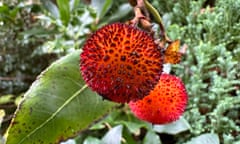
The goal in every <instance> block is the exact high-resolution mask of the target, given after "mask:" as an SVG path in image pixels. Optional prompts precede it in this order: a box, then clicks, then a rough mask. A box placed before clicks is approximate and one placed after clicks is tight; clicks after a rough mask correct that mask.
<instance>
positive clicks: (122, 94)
mask: <svg viewBox="0 0 240 144" xmlns="http://www.w3.org/2000/svg"><path fill="white" fill-rule="evenodd" d="M161 57H162V55H161V52H160V50H159V49H158V46H157V45H156V44H155V43H154V39H153V37H152V36H150V35H149V34H148V33H146V32H144V31H142V30H140V29H138V28H136V27H133V26H130V25H127V24H121V23H114V24H109V25H106V26H104V27H102V28H100V29H99V30H97V31H96V32H95V33H94V34H92V35H91V36H90V38H89V39H88V40H87V41H86V43H85V45H84V47H83V52H82V53H81V62H80V69H81V72H82V76H83V78H84V80H85V81H86V83H87V84H88V86H89V87H90V88H91V89H92V90H94V91H96V92H97V93H98V94H100V95H101V96H103V97H104V98H106V99H109V100H112V101H115V102H120V103H125V102H129V101H130V100H138V99H142V98H143V97H144V96H146V95H148V94H149V93H150V91H151V90H152V89H153V88H154V87H155V85H156V84H157V83H158V80H159V78H160V75H161V73H162V58H161Z"/></svg>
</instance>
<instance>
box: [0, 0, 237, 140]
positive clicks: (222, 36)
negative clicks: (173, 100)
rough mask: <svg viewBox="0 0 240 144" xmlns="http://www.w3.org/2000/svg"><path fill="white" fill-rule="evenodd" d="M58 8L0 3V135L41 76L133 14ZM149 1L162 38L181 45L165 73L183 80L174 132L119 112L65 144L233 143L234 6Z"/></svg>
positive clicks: (91, 6)
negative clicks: (114, 141)
mask: <svg viewBox="0 0 240 144" xmlns="http://www.w3.org/2000/svg"><path fill="white" fill-rule="evenodd" d="M65 2H66V1H44V0H42V1H18V0H13V1H10V0H9V1H8V0H7V1H3V2H0V110H1V111H0V113H1V114H0V120H1V121H2V125H1V135H4V133H5V131H6V128H7V127H8V125H9V122H10V120H11V119H12V117H13V113H14V111H15V109H16V106H17V104H18V102H19V99H21V96H22V95H23V93H24V92H25V91H26V90H27V89H28V88H29V86H30V84H31V83H32V82H33V81H34V80H35V78H36V76H37V75H39V73H40V72H41V71H43V70H44V69H45V68H46V67H47V66H48V65H50V64H51V63H52V62H53V61H54V60H56V59H58V58H60V57H62V56H64V55H66V54H68V53H71V52H74V51H75V50H77V49H79V48H81V46H82V45H83V43H84V41H85V39H86V38H87V36H88V35H89V34H90V33H91V32H93V31H95V30H96V29H97V28H99V27H101V26H102V25H105V24H107V23H112V22H115V21H121V22H124V21H126V20H129V19H131V18H133V16H134V15H133V12H132V9H131V7H130V5H129V4H128V3H127V1H126V0H119V1H113V0H104V1H97V0H92V1H87V0H85V1H81V2H80V0H71V1H69V2H70V4H69V5H68V7H64V6H65V4H66V3H65ZM67 2H68V1H67ZM150 2H151V3H152V4H153V5H154V6H155V7H156V8H157V9H158V11H159V12H160V13H161V15H162V17H163V21H164V24H165V26H166V28H167V33H168V35H169V37H170V38H172V39H181V41H182V44H183V43H185V44H187V46H188V49H187V53H186V55H185V56H184V59H183V60H182V63H180V64H178V65H174V66H172V71H171V73H172V74H175V75H177V76H179V77H181V78H182V79H183V81H184V83H185V84H186V88H187V91H188V94H189V104H188V108H187V110H186V112H185V113H184V116H183V118H182V119H181V120H180V121H179V122H178V123H177V124H176V125H178V127H177V126H176V125H170V126H168V127H167V128H166V126H165V127H164V128H163V127H161V126H152V125H151V124H149V123H145V122H142V121H139V120H137V119H136V118H135V117H134V116H133V115H132V114H131V113H130V111H129V109H128V107H126V106H121V107H119V108H117V109H116V110H114V111H112V112H111V113H109V115H107V116H106V117H105V118H104V119H102V120H101V121H99V122H98V123H96V124H94V125H93V126H92V127H91V128H89V129H87V130H85V131H84V132H82V133H80V134H79V135H78V136H76V137H75V138H74V139H71V140H70V141H68V143H100V142H101V141H108V137H111V136H116V134H118V135H119V134H121V135H120V138H119V141H121V142H122V143H154V144H155V143H156V144H157V143H163V144H172V143H177V144H181V143H187V142H188V143H197V142H199V141H200V142H202V143H204V141H203V139H204V140H205V141H206V143H207V142H209V141H211V142H212V143H224V144H239V143H240V81H239V78H240V73H239V71H240V36H239V33H240V0H228V1H225V0H218V1H217V0H216V1H214V0H198V1H193V0H191V1H189V0H182V1H174V0H170V1H164V0H152V1H150ZM154 27H156V29H158V27H157V26H156V25H154ZM4 113H5V116H4ZM2 116H4V117H3V119H2ZM174 130H175V132H176V133H173V131H174ZM111 134H113V135H111ZM109 135H110V136H109ZM201 136H202V137H201ZM121 137H122V138H121ZM208 140H209V141H208ZM218 141H220V142H218Z"/></svg>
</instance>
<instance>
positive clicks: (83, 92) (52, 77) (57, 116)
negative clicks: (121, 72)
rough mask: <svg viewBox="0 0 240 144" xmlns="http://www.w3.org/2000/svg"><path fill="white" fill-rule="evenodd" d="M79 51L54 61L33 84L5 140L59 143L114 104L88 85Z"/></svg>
mask: <svg viewBox="0 0 240 144" xmlns="http://www.w3.org/2000/svg"><path fill="white" fill-rule="evenodd" d="M79 55H80V51H75V52H74V53H72V54H69V55H68V56H65V57H63V58H61V59H60V60H58V61H56V62H54V63H53V64H52V65H51V66H50V67H49V68H47V69H46V70H45V71H44V72H43V73H42V74H41V75H40V76H39V77H38V78H37V80H36V81H35V82H34V83H33V84H32V86H31V87H30V89H29V90H28V91H27V93H26V94H25V95H24V99H23V101H22V102H21V104H20V105H19V107H18V109H17V111H16V115H15V117H14V119H13V120H12V122H11V125H10V128H9V129H8V135H7V142H6V144H13V143H14V144H31V143H59V142H60V141H63V140H66V139H68V138H69V137H73V136H75V135H76V134H77V133H78V132H80V131H82V130H85V129H87V128H88V127H89V126H90V125H91V124H93V123H94V122H95V121H96V120H98V119H100V118H101V117H103V116H104V115H105V114H106V113H107V112H108V111H109V110H111V109H112V108H113V107H114V106H116V104H115V103H112V102H109V101H103V100H102V98H101V97H100V96H98V95H97V94H96V93H94V92H92V91H91V90H90V89H88V88H87V86H86V85H85V82H84V81H83V79H82V78H81V76H80V71H79Z"/></svg>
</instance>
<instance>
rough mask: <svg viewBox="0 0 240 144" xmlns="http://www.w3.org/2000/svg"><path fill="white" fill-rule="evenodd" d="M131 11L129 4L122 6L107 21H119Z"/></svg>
mask: <svg viewBox="0 0 240 144" xmlns="http://www.w3.org/2000/svg"><path fill="white" fill-rule="evenodd" d="M131 11H132V7H131V6H130V4H128V3H126V4H122V5H120V6H119V7H118V10H117V11H116V12H115V13H113V14H112V15H111V16H110V17H109V19H108V20H107V21H110V22H114V21H119V20H120V19H122V18H123V17H125V16H126V15H127V14H129V13H130V12H131Z"/></svg>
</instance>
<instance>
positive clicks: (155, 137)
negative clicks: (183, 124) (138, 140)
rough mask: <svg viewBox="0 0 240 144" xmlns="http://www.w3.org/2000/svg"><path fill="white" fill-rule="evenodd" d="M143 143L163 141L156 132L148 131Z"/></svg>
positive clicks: (158, 143) (155, 143) (159, 142)
mask: <svg viewBox="0 0 240 144" xmlns="http://www.w3.org/2000/svg"><path fill="white" fill-rule="evenodd" d="M143 144H161V141H160V138H159V136H158V135H157V134H156V133H155V132H153V131H148V132H147V134H146V136H145V137H144V139H143Z"/></svg>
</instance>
